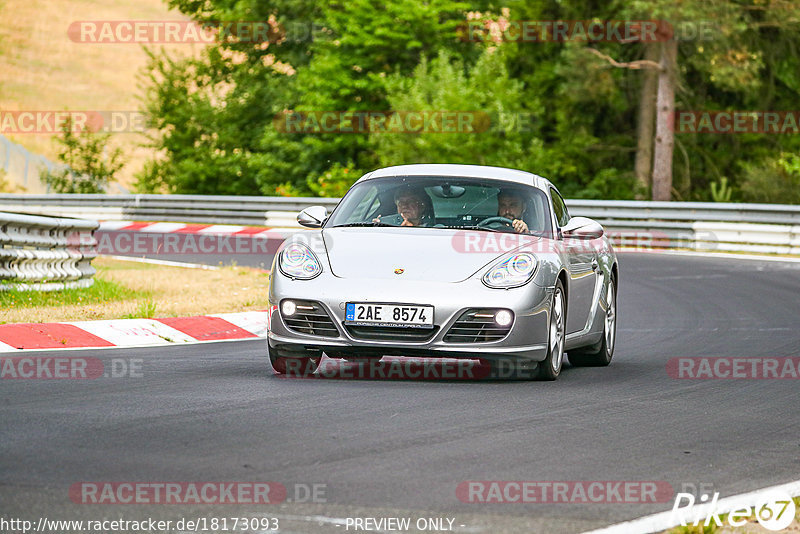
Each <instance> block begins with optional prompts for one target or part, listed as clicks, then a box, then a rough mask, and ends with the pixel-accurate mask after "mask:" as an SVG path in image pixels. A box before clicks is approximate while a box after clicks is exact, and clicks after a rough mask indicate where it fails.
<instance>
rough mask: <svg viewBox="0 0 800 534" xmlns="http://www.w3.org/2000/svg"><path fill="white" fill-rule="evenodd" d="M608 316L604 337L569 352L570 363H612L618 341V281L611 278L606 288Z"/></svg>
mask: <svg viewBox="0 0 800 534" xmlns="http://www.w3.org/2000/svg"><path fill="white" fill-rule="evenodd" d="M606 306H607V307H606V318H605V321H604V324H603V337H602V338H601V339H600V342H599V343H597V344H596V345H594V346H592V347H585V348H581V349H576V350H574V351H572V350H571V351H570V352H569V363H571V364H572V365H574V366H576V367H604V366H606V365H608V364H610V363H611V358H612V357H613V356H614V346H615V345H616V342H617V281H616V279H615V278H613V277H612V278H611V281H610V282H609V283H608V288H607V289H606Z"/></svg>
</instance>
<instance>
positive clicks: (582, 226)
mask: <svg viewBox="0 0 800 534" xmlns="http://www.w3.org/2000/svg"><path fill="white" fill-rule="evenodd" d="M561 232H562V233H563V234H564V237H567V238H570V239H597V238H600V237H603V234H604V233H605V231H604V230H603V227H602V226H601V225H600V223H599V222H597V221H595V220H592V219H589V218H588V217H573V218H571V219H570V220H569V222H568V223H567V224H566V226H564V228H562V229H561Z"/></svg>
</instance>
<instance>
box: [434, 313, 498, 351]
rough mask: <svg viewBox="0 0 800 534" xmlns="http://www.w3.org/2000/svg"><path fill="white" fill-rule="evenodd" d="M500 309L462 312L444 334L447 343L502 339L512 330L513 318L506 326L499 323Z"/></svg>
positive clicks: (485, 341) (484, 341) (482, 341)
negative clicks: (497, 317)
mask: <svg viewBox="0 0 800 534" xmlns="http://www.w3.org/2000/svg"><path fill="white" fill-rule="evenodd" d="M499 311H501V310H499V309H479V310H477V309H473V310H467V311H465V312H464V313H462V314H461V316H460V317H459V318H458V320H457V321H456V322H455V323H454V324H453V326H451V327H450V330H448V331H447V334H445V336H444V341H445V342H447V343H488V342H492V341H500V340H501V339H503V338H504V337H506V336H507V335H508V333H509V332H510V331H511V325H512V324H513V320H512V321H511V322H509V323H508V324H507V325H505V326H501V325H500V324H498V323H497V321H496V319H495V317H496V315H497V313H498V312H499Z"/></svg>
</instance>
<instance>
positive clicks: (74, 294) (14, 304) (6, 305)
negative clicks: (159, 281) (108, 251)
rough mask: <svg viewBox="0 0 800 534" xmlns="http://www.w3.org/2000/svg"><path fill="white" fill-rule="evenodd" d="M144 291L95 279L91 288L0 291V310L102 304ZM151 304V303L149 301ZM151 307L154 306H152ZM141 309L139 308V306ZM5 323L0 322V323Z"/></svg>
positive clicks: (144, 293)
mask: <svg viewBox="0 0 800 534" xmlns="http://www.w3.org/2000/svg"><path fill="white" fill-rule="evenodd" d="M148 296H149V293H147V292H145V291H134V290H132V289H128V288H127V287H124V286H122V285H119V284H116V283H114V282H111V281H108V280H103V279H102V278H95V279H94V284H92V286H91V287H87V288H81V289H64V290H61V291H18V290H13V289H12V290H8V291H0V309H5V310H9V309H20V308H36V307H40V306H42V307H46V306H64V305H68V304H103V303H106V302H111V301H120V300H133V299H137V298H141V297H148ZM150 302H151V303H152V301H150ZM153 307H155V305H154V304H153ZM140 308H141V306H140ZM3 322H5V321H2V320H0V323H3Z"/></svg>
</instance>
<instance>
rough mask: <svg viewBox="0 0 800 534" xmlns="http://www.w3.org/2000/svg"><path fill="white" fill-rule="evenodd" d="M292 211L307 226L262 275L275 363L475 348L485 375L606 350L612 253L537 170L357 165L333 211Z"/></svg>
mask: <svg viewBox="0 0 800 534" xmlns="http://www.w3.org/2000/svg"><path fill="white" fill-rule="evenodd" d="M297 220H298V222H299V223H300V224H301V225H303V226H305V227H308V228H312V229H313V230H312V231H303V232H299V233H298V234H296V235H295V236H293V237H291V238H289V239H288V240H287V241H285V242H284V243H283V245H282V246H281V249H280V251H279V253H278V254H277V255H276V256H275V261H274V263H273V265H272V274H271V283H270V288H269V300H270V309H269V321H268V330H267V331H268V333H267V350H268V355H269V358H270V362H271V363H272V367H273V369H274V370H275V372H276V373H278V374H284V373H291V372H292V371H293V370H294V371H298V370H300V371H301V372H302V373H303V374H309V373H313V372H314V371H315V370H316V369H317V367H318V365H319V362H320V359H321V357H322V355H323V353H324V354H326V355H327V356H328V357H329V358H342V359H345V360H352V361H358V362H361V363H363V362H377V361H378V360H379V359H380V358H382V357H384V356H389V357H393V356H402V357H411V358H420V357H423V358H447V359H452V358H455V359H457V360H455V361H458V362H461V361H463V360H466V359H469V360H478V361H480V362H481V365H485V366H488V367H489V368H492V369H493V371H494V372H493V373H491V374H490V376H516V377H520V376H522V377H525V378H538V379H543V380H554V379H556V378H557V377H558V375H559V373H560V372H561V368H562V364H563V362H564V356H565V353H567V352H568V353H569V354H568V357H569V361H570V363H571V364H572V365H575V366H603V365H608V364H609V363H610V362H611V357H612V355H613V353H614V343H615V339H616V295H617V284H618V281H619V271H618V265H617V257H616V254H615V253H614V250H613V248H612V246H611V244H610V243H609V242H608V240H607V238H606V237H605V236H604V235H603V228H602V226H600V224H598V223H597V222H595V221H593V220H591V219H587V218H585V217H570V215H569V211H568V210H567V207H566V205H565V203H564V200H563V198H562V197H561V195H560V194H559V192H558V190H557V189H556V188H555V186H553V184H551V183H550V182H549V181H548V180H546V179H545V178H542V177H540V176H537V175H535V174H531V173H528V172H523V171H518V170H512V169H505V168H499V167H482V166H473V165H404V166H398V167H389V168H385V169H378V170H376V171H373V172H370V173H368V174H366V175H364V176H363V177H361V178H360V179H359V180H358V181H357V182H356V183H355V184H354V185H353V187H352V188H351V189H350V190H349V191H348V193H347V194H346V195H345V197H344V198H343V199H342V201H341V202H340V203H339V204H338V205H337V206H336V208H335V209H334V210H333V212H332V213H330V214H328V213H327V210H326V209H325V208H324V207H323V206H313V207H310V208H306V209H304V210H303V211H302V212H300V214H299V215H298V216H297ZM390 359H392V360H393V359H397V360H400V361H404V360H403V359H400V358H390ZM405 361H407V360H405ZM509 370H510V371H511V372H510V373H509ZM504 373H505V374H504Z"/></svg>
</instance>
